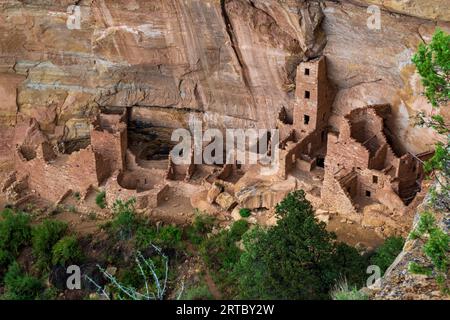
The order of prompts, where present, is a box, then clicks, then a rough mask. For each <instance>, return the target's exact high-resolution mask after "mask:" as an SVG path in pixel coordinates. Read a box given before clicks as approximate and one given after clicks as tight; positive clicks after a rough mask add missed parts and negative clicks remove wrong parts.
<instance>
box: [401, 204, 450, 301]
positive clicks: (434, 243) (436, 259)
mask: <svg viewBox="0 0 450 320" xmlns="http://www.w3.org/2000/svg"><path fill="white" fill-rule="evenodd" d="M410 237H411V238H413V239H418V238H426V241H425V244H424V246H423V252H424V253H425V255H426V256H427V257H428V258H429V259H430V261H431V263H432V265H433V266H432V267H431V268H429V267H427V266H422V265H419V264H418V263H416V262H411V263H410V264H409V266H408V270H409V271H410V272H412V273H419V274H426V275H432V274H435V279H436V282H437V283H438V285H439V286H440V288H441V291H442V292H443V293H449V291H450V290H449V288H448V287H447V276H448V273H449V271H450V270H449V265H450V236H449V235H448V234H447V233H445V232H444V231H443V230H442V229H440V228H439V227H438V226H437V223H436V220H435V218H434V217H433V215H432V214H431V213H430V212H424V213H423V214H422V215H421V216H420V220H419V223H418V225H417V227H416V229H415V230H414V231H413V232H412V233H411V235H410Z"/></svg>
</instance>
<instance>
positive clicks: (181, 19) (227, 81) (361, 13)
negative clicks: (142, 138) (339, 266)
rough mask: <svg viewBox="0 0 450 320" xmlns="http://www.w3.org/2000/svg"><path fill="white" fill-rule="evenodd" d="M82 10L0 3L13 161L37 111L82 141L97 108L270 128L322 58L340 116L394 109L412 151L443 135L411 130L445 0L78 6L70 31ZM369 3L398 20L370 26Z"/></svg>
mask: <svg viewBox="0 0 450 320" xmlns="http://www.w3.org/2000/svg"><path fill="white" fill-rule="evenodd" d="M74 3H75V2H74V1H70V0H60V1H46V0H36V1H32V2H30V1H17V0H4V1H2V2H1V3H0V44H1V45H0V96H1V97H2V99H1V103H0V111H1V114H0V124H1V125H0V138H1V140H2V143H1V150H0V151H2V152H1V157H2V160H3V161H5V160H10V159H9V157H8V155H9V154H10V153H9V152H8V150H10V149H11V148H12V146H13V145H14V137H13V133H12V132H11V130H9V128H10V126H12V125H14V124H15V123H19V122H20V121H21V120H23V119H27V118H29V117H34V118H36V120H37V121H38V122H39V125H40V127H41V129H42V130H44V131H45V132H46V133H47V134H48V135H49V138H50V139H51V140H58V139H59V140H72V139H78V138H83V137H86V136H87V135H88V132H89V130H88V128H89V126H88V124H89V121H88V118H89V117H90V116H91V115H92V114H93V113H95V112H96V110H97V108H99V107H129V106H135V108H134V110H133V114H132V118H133V119H135V120H142V121H145V122H150V123H152V122H153V123H152V124H153V125H157V126H167V127H169V128H174V127H180V126H187V125H188V124H189V121H190V119H191V117H192V113H193V112H195V113H196V114H198V115H200V117H202V118H203V120H204V121H205V123H206V124H207V126H211V127H273V126H274V124H275V119H276V114H277V112H278V110H279V108H280V107H281V106H286V107H289V106H291V105H292V102H293V95H292V89H293V86H294V82H293V80H294V76H295V70H296V68H295V67H296V65H297V64H298V63H299V62H300V61H301V60H304V59H308V58H311V57H315V56H317V55H319V54H321V53H325V54H326V55H327V56H328V61H329V68H328V69H329V75H330V77H331V79H332V80H333V81H334V82H335V83H336V84H337V86H338V88H339V92H338V96H337V99H336V102H335V106H334V112H335V114H337V115H340V114H344V113H346V112H347V111H348V109H353V108H357V107H360V106H362V105H365V104H367V103H384V102H389V103H392V104H393V106H394V109H395V113H394V117H393V118H392V121H391V124H390V126H391V130H392V131H393V132H394V135H395V136H396V137H397V139H398V140H400V141H402V142H404V144H405V147H406V148H407V149H409V150H411V151H415V152H417V151H423V150H424V149H427V148H428V143H429V142H430V140H431V139H432V138H434V136H433V134H432V133H431V131H429V130H425V129H413V128H412V127H411V126H410V123H409V122H410V121H409V116H411V115H412V114H413V113H414V112H415V111H417V110H422V109H427V108H429V106H428V104H427V103H426V101H425V100H424V98H423V97H421V96H420V92H421V88H420V85H419V81H418V77H417V75H415V74H414V68H413V67H412V66H411V64H410V63H409V60H410V57H411V54H412V52H414V50H415V49H416V47H417V45H418V44H419V43H420V42H421V41H422V40H429V38H430V35H431V34H432V32H433V30H434V28H435V26H436V25H438V26H440V27H442V28H444V29H445V28H446V29H448V23H447V22H446V21H449V19H448V16H449V15H448V6H447V5H446V1H445V0H433V1H419V0H416V1H412V0H411V1H406V2H405V1H402V2H398V1H375V0H367V1H351V2H341V3H336V2H334V1H323V2H322V4H321V5H319V3H318V1H296V0H287V1H281V0H270V1H269V0H253V1H249V0H223V1H217V0H192V1H180V0H154V1H144V0H132V1H129V0H119V1H105V0H98V1H84V0H82V1H78V2H76V3H77V4H78V5H79V6H80V8H81V15H80V18H81V20H80V29H73V28H69V27H68V21H70V20H69V19H70V18H71V17H72V16H73V12H68V7H69V5H72V4H74ZM372 3H382V4H383V8H384V9H385V10H393V11H396V12H399V13H400V14H390V13H389V12H388V11H383V12H382V29H381V30H369V29H368V28H367V26H366V21H367V19H368V17H369V15H370V14H369V13H367V11H366V7H365V6H364V5H366V6H367V5H368V4H372ZM412 16H415V17H412ZM426 19H436V21H431V20H426ZM69 26H72V25H70V23H69ZM419 136H420V139H417V137H419Z"/></svg>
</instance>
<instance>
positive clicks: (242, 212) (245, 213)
mask: <svg viewBox="0 0 450 320" xmlns="http://www.w3.org/2000/svg"><path fill="white" fill-rule="evenodd" d="M239 214H240V215H241V217H242V218H248V217H250V216H251V214H252V212H251V211H250V209H247V208H242V209H239Z"/></svg>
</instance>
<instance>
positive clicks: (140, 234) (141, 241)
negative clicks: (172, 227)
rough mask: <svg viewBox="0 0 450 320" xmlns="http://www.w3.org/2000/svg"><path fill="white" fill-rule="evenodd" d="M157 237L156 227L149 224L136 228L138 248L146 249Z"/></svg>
mask: <svg viewBox="0 0 450 320" xmlns="http://www.w3.org/2000/svg"><path fill="white" fill-rule="evenodd" d="M155 239H156V228H154V227H149V226H144V225H142V226H139V227H138V229H137V230H136V237H135V244H136V248H137V249H138V250H145V249H147V248H148V247H149V246H150V245H151V244H153V243H154V242H155Z"/></svg>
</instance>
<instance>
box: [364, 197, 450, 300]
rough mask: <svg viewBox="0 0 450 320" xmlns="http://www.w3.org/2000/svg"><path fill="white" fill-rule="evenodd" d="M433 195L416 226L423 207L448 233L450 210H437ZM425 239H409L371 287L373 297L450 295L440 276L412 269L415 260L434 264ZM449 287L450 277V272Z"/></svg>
mask: <svg viewBox="0 0 450 320" xmlns="http://www.w3.org/2000/svg"><path fill="white" fill-rule="evenodd" d="M428 201H429V196H428V197H427V198H426V199H425V201H424V202H423V204H422V205H420V206H419V207H418V208H417V215H416V217H415V221H414V226H413V229H414V228H415V227H416V226H417V223H418V221H419V217H420V214H421V213H422V212H423V211H430V212H433V215H434V217H435V218H436V221H437V222H438V225H439V227H440V228H441V229H442V230H444V231H445V232H446V233H447V234H450V213H449V212H436V211H435V210H433V208H431V207H430V206H429V204H428ZM424 243H425V242H424V240H422V239H416V240H413V239H407V240H406V243H405V245H404V247H403V250H402V252H401V253H400V254H399V255H398V257H397V258H396V260H395V261H394V262H393V264H392V265H391V266H390V267H389V268H388V269H387V270H386V273H385V274H384V276H383V277H382V278H381V281H378V282H377V283H375V286H371V287H369V290H368V292H369V294H370V297H371V299H376V300H440V299H445V300H448V299H450V296H448V295H443V294H442V293H441V292H440V290H439V287H438V285H437V284H436V280H435V279H434V278H433V277H432V276H425V275H418V274H413V273H411V272H410V271H409V270H408V266H409V264H410V263H411V262H413V261H414V262H416V263H419V264H420V265H423V266H430V265H431V261H430V259H429V258H428V257H427V256H426V255H425V254H424V250H423V249H424ZM446 281H447V287H448V286H449V285H450V279H448V275H447V279H446Z"/></svg>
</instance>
